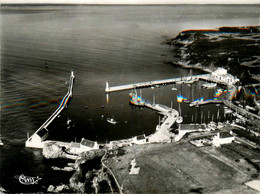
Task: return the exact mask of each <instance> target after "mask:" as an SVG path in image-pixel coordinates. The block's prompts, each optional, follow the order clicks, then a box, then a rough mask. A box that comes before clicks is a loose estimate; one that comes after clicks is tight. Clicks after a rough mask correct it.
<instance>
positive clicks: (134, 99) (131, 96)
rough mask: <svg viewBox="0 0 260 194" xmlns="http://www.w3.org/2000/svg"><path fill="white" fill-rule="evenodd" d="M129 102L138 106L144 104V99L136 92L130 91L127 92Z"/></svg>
mask: <svg viewBox="0 0 260 194" xmlns="http://www.w3.org/2000/svg"><path fill="white" fill-rule="evenodd" d="M129 103H130V104H133V105H138V106H144V105H145V101H144V100H143V99H142V98H141V97H140V96H138V95H137V93H132V92H131V93H130V94H129Z"/></svg>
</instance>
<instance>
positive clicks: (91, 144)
mask: <svg viewBox="0 0 260 194" xmlns="http://www.w3.org/2000/svg"><path fill="white" fill-rule="evenodd" d="M80 148H81V150H83V151H89V150H94V149H99V145H98V143H97V142H96V141H90V140H87V139H84V138H82V139H81V142H80Z"/></svg>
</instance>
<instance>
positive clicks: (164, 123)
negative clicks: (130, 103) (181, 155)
mask: <svg viewBox="0 0 260 194" xmlns="http://www.w3.org/2000/svg"><path fill="white" fill-rule="evenodd" d="M135 105H136V106H138V104H135ZM144 106H146V107H148V108H151V109H153V110H156V111H158V113H159V114H161V115H163V116H164V117H163V119H162V120H161V121H160V123H159V125H157V126H156V131H155V133H153V134H151V135H149V136H148V140H149V142H150V143H152V142H168V141H171V137H172V134H171V133H170V129H171V126H172V125H173V124H174V123H175V122H176V120H177V119H178V117H179V112H178V111H177V110H175V109H173V108H170V107H167V106H165V105H161V104H150V103H145V104H144ZM160 124H161V125H160Z"/></svg>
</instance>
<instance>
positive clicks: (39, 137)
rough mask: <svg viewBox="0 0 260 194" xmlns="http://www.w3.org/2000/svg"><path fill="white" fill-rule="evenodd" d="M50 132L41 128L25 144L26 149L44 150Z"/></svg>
mask: <svg viewBox="0 0 260 194" xmlns="http://www.w3.org/2000/svg"><path fill="white" fill-rule="evenodd" d="M48 135H49V131H48V129H46V128H44V127H43V128H40V129H39V130H38V131H36V133H34V134H33V135H32V136H31V137H30V138H29V139H27V141H26V142H25V146H26V147H31V148H43V144H44V140H45V139H46V138H47V137H48Z"/></svg>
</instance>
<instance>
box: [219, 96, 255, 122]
mask: <svg viewBox="0 0 260 194" xmlns="http://www.w3.org/2000/svg"><path fill="white" fill-rule="evenodd" d="M223 103H224V104H225V105H226V106H228V107H229V108H231V109H233V110H234V111H236V112H237V113H239V114H241V115H243V116H245V117H247V118H251V119H252V118H254V119H259V120H260V116H258V115H256V114H254V113H251V112H249V111H247V110H246V109H243V108H241V107H239V106H237V105H235V104H233V103H232V102H230V101H227V100H224V101H223Z"/></svg>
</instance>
